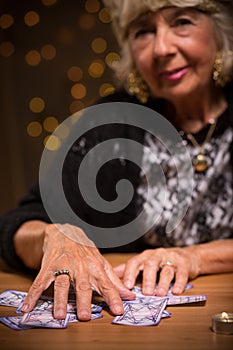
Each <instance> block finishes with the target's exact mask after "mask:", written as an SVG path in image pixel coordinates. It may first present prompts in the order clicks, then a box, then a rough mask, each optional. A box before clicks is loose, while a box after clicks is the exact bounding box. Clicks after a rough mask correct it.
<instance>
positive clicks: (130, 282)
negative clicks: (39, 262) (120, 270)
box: [123, 259, 141, 289]
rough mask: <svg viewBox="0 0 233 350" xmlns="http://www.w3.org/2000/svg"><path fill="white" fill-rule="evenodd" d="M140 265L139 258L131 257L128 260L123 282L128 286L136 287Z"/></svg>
mask: <svg viewBox="0 0 233 350" xmlns="http://www.w3.org/2000/svg"><path fill="white" fill-rule="evenodd" d="M140 267H141V261H139V260H137V259H130V260H128V261H127V263H126V266H125V273H124V276H123V283H124V285H125V286H126V287H127V288H129V289H132V288H133V287H134V285H135V282H136V279H137V277H138V274H139V271H140Z"/></svg>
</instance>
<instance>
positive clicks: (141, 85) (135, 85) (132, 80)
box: [126, 69, 149, 104]
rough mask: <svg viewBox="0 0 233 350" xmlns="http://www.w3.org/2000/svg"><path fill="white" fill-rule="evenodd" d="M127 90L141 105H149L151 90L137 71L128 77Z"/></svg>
mask: <svg viewBox="0 0 233 350" xmlns="http://www.w3.org/2000/svg"><path fill="white" fill-rule="evenodd" d="M126 90H127V91H128V93H129V94H130V95H135V96H136V97H137V99H138V100H139V101H140V102H141V103H143V104H145V103H147V101H148V98H149V88H148V85H147V84H146V83H145V81H144V80H143V79H142V77H141V76H140V74H139V73H138V71H137V70H136V69H134V70H133V71H132V72H130V73H129V75H128V78H127V84H126Z"/></svg>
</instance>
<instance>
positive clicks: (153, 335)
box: [0, 254, 233, 350]
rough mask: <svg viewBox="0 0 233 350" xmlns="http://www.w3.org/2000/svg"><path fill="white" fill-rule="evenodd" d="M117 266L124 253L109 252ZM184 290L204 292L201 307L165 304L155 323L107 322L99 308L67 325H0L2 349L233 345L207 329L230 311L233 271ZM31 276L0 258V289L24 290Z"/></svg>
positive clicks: (1, 309) (188, 349) (5, 311)
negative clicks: (165, 313)
mask: <svg viewBox="0 0 233 350" xmlns="http://www.w3.org/2000/svg"><path fill="white" fill-rule="evenodd" d="M106 257H107V259H108V260H109V261H110V262H112V264H113V265H117V264H118V263H120V262H123V261H125V260H126V259H127V257H128V255H126V254H116V255H115V254H109V255H106ZM192 283H193V285H194V288H192V289H191V290H189V291H187V292H185V294H190V295H192V294H206V295H207V302H206V304H205V305H204V306H197V305H196V306H194V305H192V306H191V305H189V306H168V307H167V310H169V311H171V312H172V316H171V318H167V319H162V320H161V322H160V323H159V325H158V326H149V327H133V326H120V325H114V324H111V321H112V319H113V317H112V316H111V315H109V314H108V313H107V312H106V311H103V312H102V313H103V318H102V319H98V320H93V321H90V322H79V323H72V324H69V326H68V328H67V329H58V330H56V329H39V328H37V329H29V330H25V331H15V330H11V329H10V328H8V327H6V326H5V325H2V324H0V349H1V350H6V349H7V350H14V349H17V350H21V349H22V350H26V349H28V350H35V349H38V350H39V349H40V350H47V349H49V350H52V349H58V350H60V349H61V350H64V349H67V350H72V349H75V350H79V349H81V350H83V349H84V350H89V349H90V350H95V349H101V350H126V349H127V350H138V349H140V350H149V349H153V350H161V349H169V350H170V349H172V350H178V349H179V350H182V349H183V350H193V349H199V350H202V349H203V350H210V349H211V350H215V349H219V350H227V349H232V348H233V346H232V345H233V335H223V334H216V333H214V332H212V331H211V316H212V315H214V314H216V313H221V312H222V311H227V312H232V311H233V273H228V274H219V275H210V276H201V277H198V278H197V279H196V280H194V281H193V282H192ZM30 284H31V278H30V277H27V276H23V275H20V274H16V273H14V272H12V271H10V270H9V269H8V268H6V267H5V266H4V264H3V263H2V262H1V263H0V292H2V291H4V290H5V289H16V290H21V291H27V290H28V288H29V286H30ZM0 315H1V316H7V315H8V316H10V315H14V309H12V308H10V307H5V306H0Z"/></svg>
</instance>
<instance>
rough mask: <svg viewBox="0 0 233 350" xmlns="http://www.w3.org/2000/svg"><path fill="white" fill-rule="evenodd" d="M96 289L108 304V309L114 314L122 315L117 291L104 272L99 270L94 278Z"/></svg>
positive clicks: (122, 310) (122, 309) (120, 301)
mask: <svg viewBox="0 0 233 350" xmlns="http://www.w3.org/2000/svg"><path fill="white" fill-rule="evenodd" d="M96 283H97V286H96V289H97V290H99V293H100V294H101V295H102V296H103V298H104V300H105V301H106V303H107V304H108V306H109V308H110V311H111V312H112V313H113V314H114V315H122V314H123V312H124V307H123V303H122V300H121V298H120V294H119V291H118V290H117V288H116V287H115V286H114V285H113V283H112V282H111V280H110V279H109V278H108V276H107V275H106V273H105V272H103V271H99V272H98V274H97V278H96Z"/></svg>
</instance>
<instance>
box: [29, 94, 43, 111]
mask: <svg viewBox="0 0 233 350" xmlns="http://www.w3.org/2000/svg"><path fill="white" fill-rule="evenodd" d="M29 108H30V110H31V111H32V112H34V113H41V112H42V111H43V110H44V108H45V102H44V100H43V99H42V98H41V97H33V98H32V99H31V100H30V101H29Z"/></svg>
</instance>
